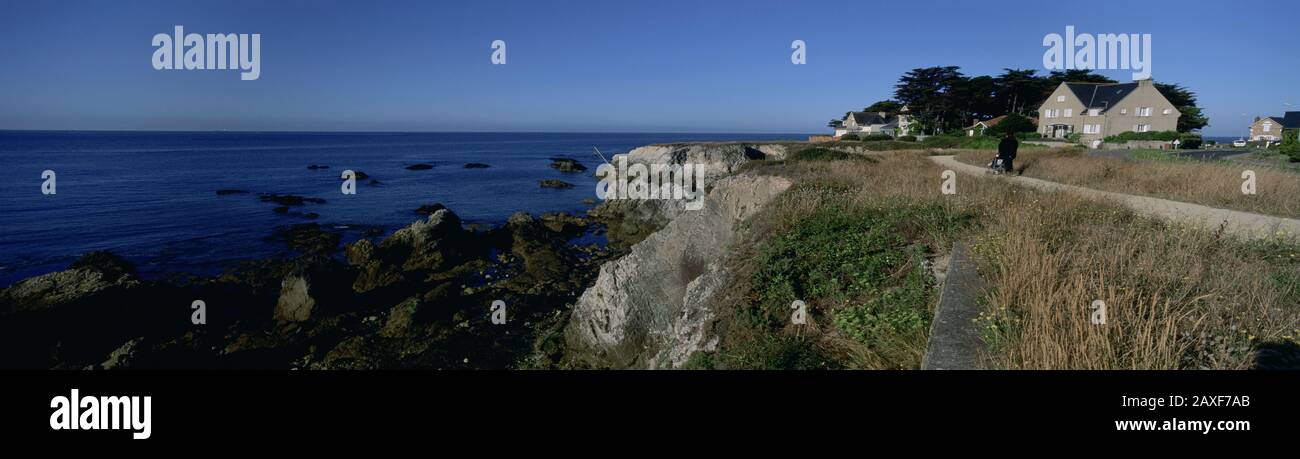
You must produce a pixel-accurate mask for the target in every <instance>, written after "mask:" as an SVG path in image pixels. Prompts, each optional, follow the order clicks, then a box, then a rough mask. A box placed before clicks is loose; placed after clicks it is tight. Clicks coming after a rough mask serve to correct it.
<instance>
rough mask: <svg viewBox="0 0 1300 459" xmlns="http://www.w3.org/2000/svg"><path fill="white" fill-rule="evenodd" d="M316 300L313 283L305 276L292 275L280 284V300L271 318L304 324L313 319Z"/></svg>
mask: <svg viewBox="0 0 1300 459" xmlns="http://www.w3.org/2000/svg"><path fill="white" fill-rule="evenodd" d="M315 308H316V299H315V298H312V296H311V281H310V280H309V279H308V276H307V275H305V274H291V275H289V276H287V277H285V278H284V280H283V281H281V282H280V299H279V300H278V301H276V303H275V313H274V315H273V316H272V317H271V318H273V319H275V320H281V321H286V322H304V321H306V320H307V319H310V318H311V313H312V310H313V309H315Z"/></svg>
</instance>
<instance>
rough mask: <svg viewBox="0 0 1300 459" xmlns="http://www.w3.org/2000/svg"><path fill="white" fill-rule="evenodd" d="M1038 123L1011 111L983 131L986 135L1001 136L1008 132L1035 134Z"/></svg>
mask: <svg viewBox="0 0 1300 459" xmlns="http://www.w3.org/2000/svg"><path fill="white" fill-rule="evenodd" d="M1037 130H1038V125H1036V124H1034V121H1033V120H1030V119H1029V118H1026V117H1024V116H1021V115H1018V114H1015V113H1012V114H1009V115H1007V117H1006V118H1003V119H1002V121H1001V122H999V123H998V124H997V125H996V126H993V127H991V128H988V130H986V131H984V135H985V136H986V137H1002V136H1004V135H1006V133H1008V132H1014V133H1016V134H1017V135H1020V134H1033V135H1035V136H1037V132H1036V131H1037Z"/></svg>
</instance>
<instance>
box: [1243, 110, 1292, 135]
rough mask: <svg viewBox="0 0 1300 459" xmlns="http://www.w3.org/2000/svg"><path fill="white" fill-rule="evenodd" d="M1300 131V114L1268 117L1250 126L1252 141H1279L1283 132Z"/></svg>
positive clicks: (1290, 113)
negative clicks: (1288, 130) (1289, 130)
mask: <svg viewBox="0 0 1300 459" xmlns="http://www.w3.org/2000/svg"><path fill="white" fill-rule="evenodd" d="M1287 129H1300V112H1286V114H1285V115H1283V116H1266V117H1263V118H1260V119H1257V120H1255V122H1254V123H1251V125H1250V140H1256V141H1261V140H1264V141H1273V142H1276V141H1279V140H1282V131H1284V130H1287Z"/></svg>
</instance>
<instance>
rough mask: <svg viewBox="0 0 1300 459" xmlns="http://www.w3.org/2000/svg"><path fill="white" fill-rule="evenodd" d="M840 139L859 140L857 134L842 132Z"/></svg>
mask: <svg viewBox="0 0 1300 459" xmlns="http://www.w3.org/2000/svg"><path fill="white" fill-rule="evenodd" d="M840 140H859V139H858V135H857V134H844V135H842V136H840Z"/></svg>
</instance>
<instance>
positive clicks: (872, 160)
mask: <svg viewBox="0 0 1300 459" xmlns="http://www.w3.org/2000/svg"><path fill="white" fill-rule="evenodd" d="M820 148H821V149H834V148H835V146H834V145H824V144H823V145H820ZM987 155H988V152H987V151H985V152H963V153H961V154H959V157H963V158H968V159H970V158H976V157H978V158H980V160H981V161H986V160H987V158H985V157H986V156H987ZM1035 155H1037V154H1035ZM925 156H926V153H925V152H923V151H913V152H896V153H889V154H870V153H868V154H866V155H863V156H862V158H865V159H866V160H855V159H847V158H842V157H839V156H838V155H836V154H832V153H828V152H824V151H823V152H805V153H800V154H795V155H792V160H788V161H784V162H779V163H768V164H765V165H755V166H753V167H750V168H747V169H748V170H749V172H750V173H759V174H779V175H783V176H786V177H789V178H792V179H794V180H795V185H794V186H793V187H791V188H790V189H789V190H788V191H786V192H785V193H784V194H783V195H782V196H780V197H779V198H778V201H776V202H775V203H774V204H772V205H769V206H768V207H766V208H764V210H763V211H762V212H760V213H759V214H758V215H756V216H755V217H753V218H752V219H750V220H749V222H748V224H747V225H748V226H747V231H746V233H747V236H746V237H747V238H746V239H745V240H744V241H743V242H742V243H741V244H739V246H738V247H737V248H736V249H735V254H734V256H733V257H731V260H730V261H729V263H730V264H731V268H732V269H734V270H735V272H737V273H739V274H740V275H738V276H737V278H738V279H740V280H739V281H738V282H735V283H734V285H731V286H730V288H729V290H728V293H727V295H726V298H725V300H724V301H722V302H720V303H719V306H718V307H719V308H721V309H723V311H722V314H721V316H722V317H723V318H722V320H721V321H720V323H719V325H718V334H719V336H721V343H720V345H719V348H718V350H717V351H716V352H711V353H700V354H696V356H695V358H693V359H692V361H691V362H690V365H689V366H691V367H695V368H867V369H897V368H917V367H919V365H920V360H921V356H922V355H923V354H924V351H925V344H926V339H927V333H928V330H929V324H930V319H931V317H932V315H933V308H934V306H935V304H936V303H937V289H936V288H935V287H936V285H935V284H936V282H935V279H934V277H933V276H932V275H931V269H932V268H931V267H932V265H933V262H934V261H936V260H942V257H943V256H944V255H946V252H947V251H948V250H949V248H950V247H951V245H952V242H953V241H954V240H957V239H965V240H968V241H972V242H973V243H974V247H975V257H976V259H977V263H978V265H979V269H980V271H981V273H982V275H983V276H984V278H985V281H986V286H985V289H984V292H983V295H982V298H981V301H982V302H983V304H984V306H985V311H986V312H985V314H984V316H983V318H982V319H981V320H980V323H979V324H973V326H979V327H981V330H982V334H983V336H984V339H985V342H986V343H987V345H988V352H987V354H986V355H985V356H984V363H985V365H986V366H988V367H991V368H1036V369H1049V368H1050V369H1108V368H1116V369H1128V368H1132V369H1195V368H1233V369H1236V368H1251V367H1254V366H1277V365H1281V366H1286V364H1285V363H1278V362H1277V360H1279V359H1281V360H1284V361H1285V360H1286V359H1288V358H1294V356H1295V355H1296V351H1295V350H1296V348H1297V344H1296V343H1297V340H1300V245H1298V244H1297V241H1296V240H1295V239H1280V238H1279V239H1274V240H1271V241H1253V242H1251V241H1244V240H1237V239H1233V238H1231V237H1226V236H1225V235H1223V234H1221V233H1219V232H1216V231H1214V230H1213V229H1204V228H1193V227H1183V226H1176V225H1172V224H1169V223H1165V222H1163V221H1160V220H1157V219H1153V218H1148V217H1144V216H1140V215H1137V214H1135V213H1134V212H1132V211H1129V210H1127V209H1125V208H1122V207H1119V206H1117V205H1113V204H1110V203H1105V202H1098V201H1093V200H1088V199H1085V198H1081V197H1078V196H1074V195H1070V194H1064V193H1049V192H1042V191H1036V190H1030V189H1026V188H1022V187H1018V186H1015V185H1012V184H1008V183H1005V182H1003V181H995V180H979V179H967V180H963V181H960V182H959V184H958V193H957V194H956V195H952V196H945V195H942V194H941V193H940V192H939V184H940V172H941V170H940V168H939V167H938V166H936V165H934V164H933V163H931V162H930V161H929V160H928V159H927V158H926V157H925ZM1058 157H1064V158H1073V157H1074V154H1070V153H1066V154H1064V155H1062V154H1059V153H1051V154H1048V153H1042V155H1041V156H1037V157H1035V156H1031V158H1027V159H1033V160H1038V161H1034V162H1033V163H1031V166H1030V170H1031V171H1032V170H1034V169H1035V168H1042V169H1047V167H1043V165H1042V163H1041V161H1042V159H1044V158H1058ZM1078 159H1079V160H1080V161H1096V159H1095V158H1078ZM1083 166H1084V165H1082V164H1081V165H1078V166H1076V167H1083ZM1177 166H1195V165H1183V164H1177ZM1060 167H1061V168H1062V169H1066V168H1067V167H1066V166H1064V165H1062V166H1060ZM1096 167H1105V166H1104V163H1103V165H1102V166H1096ZM1171 172H1173V173H1181V174H1188V172H1186V171H1183V170H1168V169H1161V170H1158V171H1156V172H1152V173H1171ZM1177 177H1179V178H1180V179H1184V180H1185V179H1188V178H1196V177H1197V175H1195V174H1192V175H1190V176H1189V175H1177ZM1202 178H1203V177H1202ZM1151 180H1172V179H1160V178H1155V179H1151ZM1263 181H1264V180H1261V182H1263ZM1238 183H1239V182H1238ZM1186 188H1195V186H1194V184H1193V185H1189V186H1188V187H1186ZM1271 191H1275V189H1273V188H1262V189H1261V195H1263V194H1265V193H1266V192H1271ZM1199 193H1200V194H1199V195H1200V196H1204V197H1207V198H1208V197H1209V196H1212V195H1213V191H1209V190H1207V191H1201V192H1199ZM1237 194H1240V193H1239V192H1238V193H1237ZM1292 196H1294V194H1292ZM795 300H801V301H803V302H805V303H806V304H807V308H808V311H809V317H808V319H807V323H806V324H804V325H796V324H792V323H791V313H792V309H791V304H792V302H794V301H795ZM1096 300H1101V301H1104V302H1105V303H1106V305H1107V308H1108V316H1107V320H1106V323H1105V324H1104V325H1098V324H1093V323H1092V320H1091V313H1092V310H1091V309H1090V306H1091V305H1092V304H1093V302H1094V301H1096ZM1292 364H1294V362H1292Z"/></svg>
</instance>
